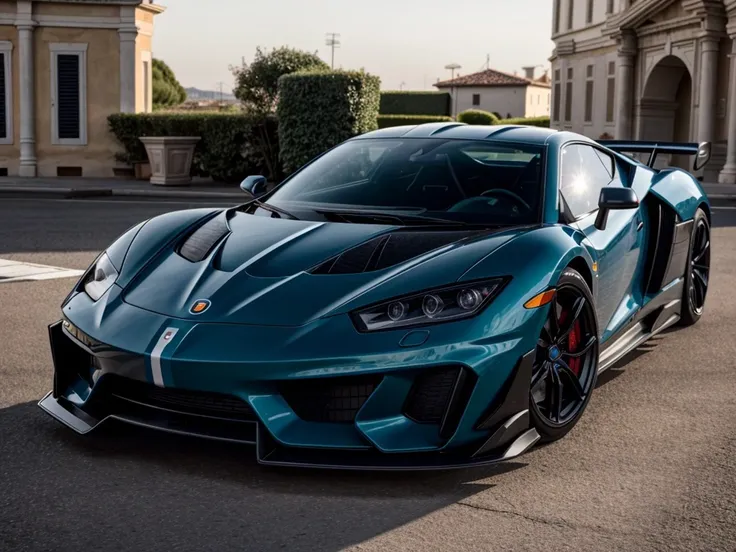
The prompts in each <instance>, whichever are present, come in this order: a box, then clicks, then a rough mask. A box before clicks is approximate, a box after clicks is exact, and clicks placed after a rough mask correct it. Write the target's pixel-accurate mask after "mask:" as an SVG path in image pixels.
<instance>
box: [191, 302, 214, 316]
mask: <svg viewBox="0 0 736 552" xmlns="http://www.w3.org/2000/svg"><path fill="white" fill-rule="evenodd" d="M208 308H210V302H209V301H208V300H207V299H198V300H197V301H195V302H194V304H193V305H192V307H191V308H190V309H189V312H190V313H192V314H202V313H203V312H204V311H206V310H207V309H208Z"/></svg>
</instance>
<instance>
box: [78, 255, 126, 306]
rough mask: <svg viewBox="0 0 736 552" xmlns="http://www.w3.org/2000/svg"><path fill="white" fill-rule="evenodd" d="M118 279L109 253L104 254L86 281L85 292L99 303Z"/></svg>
mask: <svg viewBox="0 0 736 552" xmlns="http://www.w3.org/2000/svg"><path fill="white" fill-rule="evenodd" d="M117 279H118V271H117V270H115V267H114V266H113V265H112V263H111V262H110V258H109V257H108V256H107V253H103V254H102V256H100V258H99V259H97V262H96V263H95V264H94V266H93V267H92V268H91V269H90V271H89V274H88V275H87V277H86V278H85V280H84V291H85V292H87V295H89V296H90V297H91V298H92V300H93V301H97V300H98V299H99V298H100V297H102V296H103V295H104V294H105V292H106V291H107V290H108V289H110V288H111V287H112V285H113V284H114V283H115V280H117Z"/></svg>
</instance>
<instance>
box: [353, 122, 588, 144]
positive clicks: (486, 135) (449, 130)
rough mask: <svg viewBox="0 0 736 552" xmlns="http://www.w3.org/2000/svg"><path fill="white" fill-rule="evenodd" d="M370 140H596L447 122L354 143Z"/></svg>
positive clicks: (548, 131)
mask: <svg viewBox="0 0 736 552" xmlns="http://www.w3.org/2000/svg"><path fill="white" fill-rule="evenodd" d="M369 138H449V139H455V140H493V141H495V142H513V143H523V144H535V145H539V146H544V145H557V146H560V145H562V144H564V143H565V142H569V141H571V140H574V141H585V142H591V143H594V142H593V140H591V139H590V138H587V137H585V136H582V135H579V134H575V133H573V132H565V131H558V130H555V129H551V128H544V127H535V126H526V125H494V126H491V125H468V124H465V123H456V122H446V123H445V122H443V123H425V124H423V125H409V126H397V127H389V128H382V129H380V130H374V131H372V132H367V133H366V134H361V135H360V136H356V137H355V138H352V139H351V140H364V139H369Z"/></svg>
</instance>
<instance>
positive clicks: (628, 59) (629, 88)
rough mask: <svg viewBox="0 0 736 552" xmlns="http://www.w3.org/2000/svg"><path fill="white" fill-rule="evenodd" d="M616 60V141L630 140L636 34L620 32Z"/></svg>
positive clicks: (625, 31) (631, 132) (632, 119)
mask: <svg viewBox="0 0 736 552" xmlns="http://www.w3.org/2000/svg"><path fill="white" fill-rule="evenodd" d="M618 43H619V44H618V57H617V58H616V139H617V140H631V139H632V138H633V137H634V136H633V128H634V65H635V63H636V54H637V44H636V34H635V33H634V32H633V31H630V30H623V31H621V36H620V37H619V40H618Z"/></svg>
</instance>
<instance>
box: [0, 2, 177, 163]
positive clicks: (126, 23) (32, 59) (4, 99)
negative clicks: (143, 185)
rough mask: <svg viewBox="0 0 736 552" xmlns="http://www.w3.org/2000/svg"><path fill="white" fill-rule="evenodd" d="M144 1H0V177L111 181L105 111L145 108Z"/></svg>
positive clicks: (149, 23) (148, 30) (148, 59)
mask: <svg viewBox="0 0 736 552" xmlns="http://www.w3.org/2000/svg"><path fill="white" fill-rule="evenodd" d="M163 11H164V8H163V7H161V6H158V5H156V4H153V3H151V1H150V0H17V1H15V0H12V1H11V0H0V175H7V176H27V177H34V176H43V177H48V176H91V177H106V176H113V168H114V167H115V166H116V161H115V153H116V152H118V151H120V145H119V144H118V143H117V142H116V140H115V137H114V136H113V135H112V134H111V133H110V132H109V130H108V125H107V117H108V115H110V114H112V113H118V112H123V113H133V112H147V111H151V104H152V89H151V65H152V55H151V39H152V36H153V19H154V16H155V15H157V14H159V13H161V12H163Z"/></svg>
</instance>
